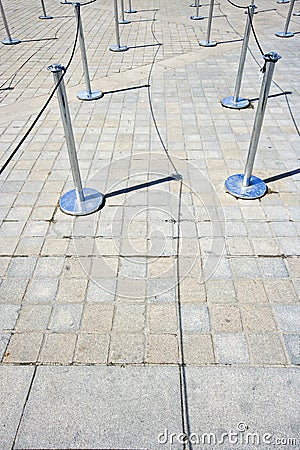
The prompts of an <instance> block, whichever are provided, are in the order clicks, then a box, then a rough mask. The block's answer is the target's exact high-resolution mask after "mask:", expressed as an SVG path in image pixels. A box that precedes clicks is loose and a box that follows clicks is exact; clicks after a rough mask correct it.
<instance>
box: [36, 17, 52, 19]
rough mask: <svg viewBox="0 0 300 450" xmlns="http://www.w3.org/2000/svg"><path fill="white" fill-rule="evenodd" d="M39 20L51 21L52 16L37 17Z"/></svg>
mask: <svg viewBox="0 0 300 450" xmlns="http://www.w3.org/2000/svg"><path fill="white" fill-rule="evenodd" d="M39 19H53V16H39Z"/></svg>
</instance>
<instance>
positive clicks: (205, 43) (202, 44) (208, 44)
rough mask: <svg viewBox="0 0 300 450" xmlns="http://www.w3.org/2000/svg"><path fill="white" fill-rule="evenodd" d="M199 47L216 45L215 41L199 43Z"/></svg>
mask: <svg viewBox="0 0 300 450" xmlns="http://www.w3.org/2000/svg"><path fill="white" fill-rule="evenodd" d="M199 45H201V47H215V46H216V45H217V43H216V41H200V42H199Z"/></svg>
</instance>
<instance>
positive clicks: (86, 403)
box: [16, 367, 181, 450]
mask: <svg viewBox="0 0 300 450" xmlns="http://www.w3.org/2000/svg"><path fill="white" fill-rule="evenodd" d="M58 392H59V395H57V393H58ZM83 411H84V414H83ZM124 411H126V414H124ZM66 414H67V416H68V420H62V418H63V417H65V415H66ZM149 424H151V426H149ZM164 427H166V428H168V429H170V430H180V429H181V417H180V387H179V377H178V369H177V368H172V367H163V368H162V367H124V368H120V367H39V368H38V369H37V374H36V377H35V381H34V384H33V386H32V389H31V394H30V397H29V399H28V401H27V404H26V409H25V412H24V415H23V418H22V422H21V426H20V429H19V433H18V436H17V441H16V448H18V449H29V448H99V443H101V444H100V445H101V447H102V448H149V447H151V448H154V449H159V448H161V445H160V444H159V443H158V434H159V433H161V432H163V431H164ZM174 448H175V449H176V450H178V449H179V447H177V446H174Z"/></svg>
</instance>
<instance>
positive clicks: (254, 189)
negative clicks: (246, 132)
mask: <svg viewBox="0 0 300 450" xmlns="http://www.w3.org/2000/svg"><path fill="white" fill-rule="evenodd" d="M280 58H281V56H280V55H279V54H278V53H276V52H269V53H267V54H266V55H264V60H265V72H264V77H263V81H262V85H261V90H260V96H259V102H258V105H257V111H256V115H255V119H254V125H253V129H252V134H251V140H250V146H249V150H248V156H247V161H246V165H245V172H244V175H242V174H237V175H232V176H230V177H229V178H227V180H226V182H225V186H226V188H227V191H228V192H229V193H231V194H232V195H234V196H235V197H239V198H247V199H255V198H260V197H262V196H263V195H264V194H265V193H266V191H267V186H266V184H265V183H264V181H262V180H260V179H259V178H257V177H255V176H253V175H252V169H253V165H254V160H255V155H256V151H257V146H258V141H259V137H260V132H261V128H262V122H263V118H264V114H265V110H266V105H267V100H268V95H269V91H270V86H271V82H272V76H273V72H274V69H275V63H276V62H277V61H278V60H279V59H280Z"/></svg>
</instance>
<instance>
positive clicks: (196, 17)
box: [190, 0, 204, 20]
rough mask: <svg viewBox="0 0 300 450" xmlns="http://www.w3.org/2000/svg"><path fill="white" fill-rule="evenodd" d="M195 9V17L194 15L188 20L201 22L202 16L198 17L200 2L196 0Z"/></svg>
mask: <svg viewBox="0 0 300 450" xmlns="http://www.w3.org/2000/svg"><path fill="white" fill-rule="evenodd" d="M196 7H197V9H196V15H195V16H191V17H190V18H191V19H192V20H201V19H204V16H200V15H199V8H200V0H196Z"/></svg>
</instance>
